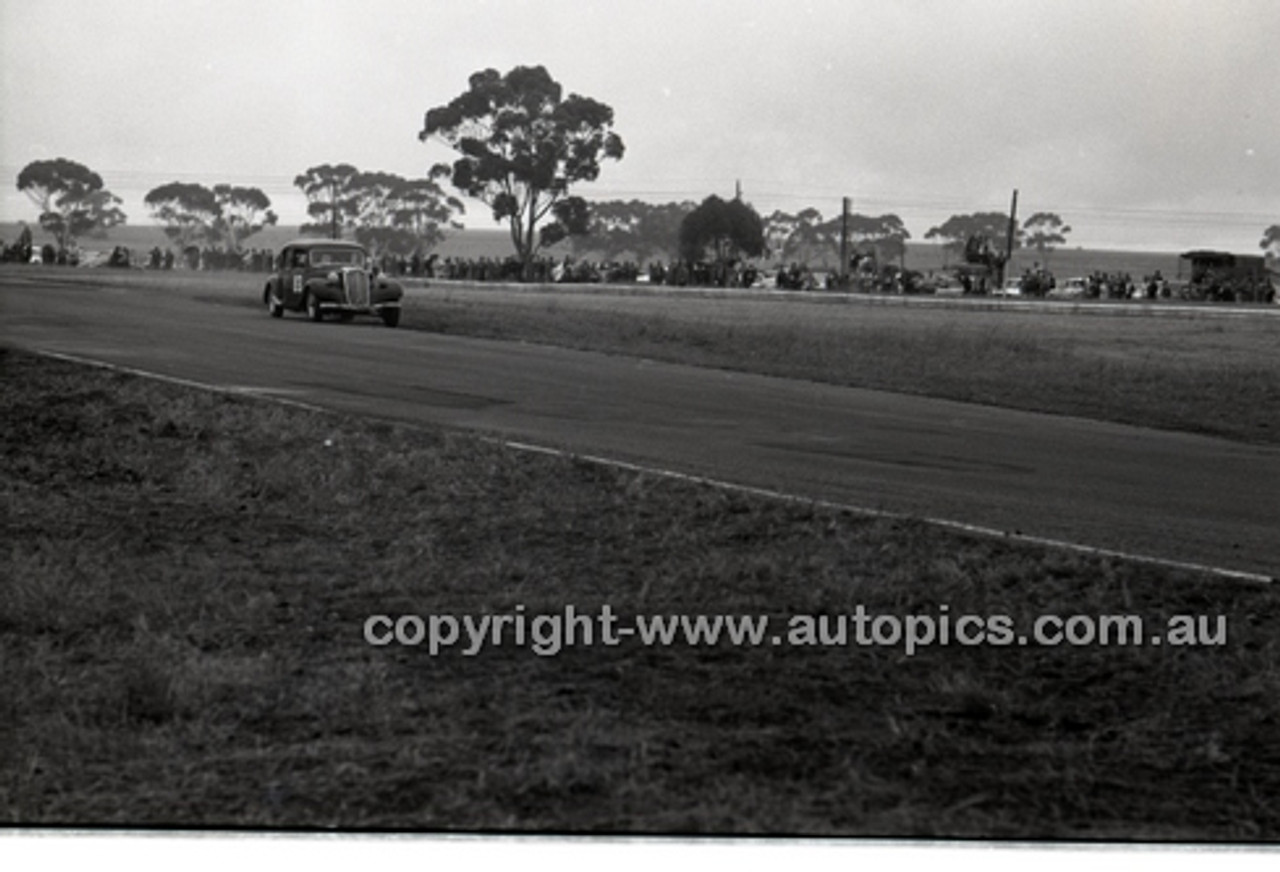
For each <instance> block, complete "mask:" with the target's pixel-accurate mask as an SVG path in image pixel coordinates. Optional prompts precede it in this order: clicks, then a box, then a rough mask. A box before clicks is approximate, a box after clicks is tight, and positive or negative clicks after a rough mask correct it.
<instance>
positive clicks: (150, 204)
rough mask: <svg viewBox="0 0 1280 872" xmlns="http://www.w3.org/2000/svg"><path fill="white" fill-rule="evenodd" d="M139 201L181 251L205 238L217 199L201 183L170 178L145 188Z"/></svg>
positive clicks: (206, 237)
mask: <svg viewBox="0 0 1280 872" xmlns="http://www.w3.org/2000/svg"><path fill="white" fill-rule="evenodd" d="M143 202H144V203H145V204H146V205H147V208H149V209H150V210H151V217H152V218H154V219H155V221H156V223H157V224H160V225H161V227H162V228H163V229H164V235H165V236H167V237H169V239H170V240H171V241H172V242H173V243H174V244H175V245H176V246H178V248H179V249H180V250H183V251H185V250H186V249H187V248H189V247H191V246H192V245H197V244H199V243H200V242H201V241H208V240H209V238H210V236H211V234H212V232H213V223H214V221H216V220H217V218H218V199H217V197H215V196H214V194H213V191H211V190H209V189H208V188H206V187H205V186H204V185H200V184H195V183H185V182H170V183H169V184H167V185H160V186H159V187H156V188H152V189H151V190H150V191H148V192H147V195H146V197H144V198H143Z"/></svg>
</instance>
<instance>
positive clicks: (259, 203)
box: [212, 185, 276, 252]
mask: <svg viewBox="0 0 1280 872" xmlns="http://www.w3.org/2000/svg"><path fill="white" fill-rule="evenodd" d="M213 196H214V198H215V199H216V201H217V204H218V217H217V218H216V219H214V222H213V227H212V230H213V233H214V235H215V237H216V238H217V239H218V240H219V241H220V242H221V243H222V244H223V246H225V248H226V250H227V251H229V252H239V251H241V245H242V244H243V243H244V241H245V240H246V239H248V238H249V237H250V236H253V235H254V234H255V233H258V232H260V231H261V230H262V228H264V227H267V226H271V225H274V224H275V223H276V213H275V212H272V211H271V198H270V197H268V196H267V195H266V194H264V193H263V192H262V191H261V190H259V189H258V188H242V187H236V186H233V185H215V186H214V188H213Z"/></svg>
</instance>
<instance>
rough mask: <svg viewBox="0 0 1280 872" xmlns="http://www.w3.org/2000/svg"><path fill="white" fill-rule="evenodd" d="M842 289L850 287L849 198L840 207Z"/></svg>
mask: <svg viewBox="0 0 1280 872" xmlns="http://www.w3.org/2000/svg"><path fill="white" fill-rule="evenodd" d="M840 287H841V288H848V287H849V198H848V197H845V198H844V200H843V201H842V202H841V206H840Z"/></svg>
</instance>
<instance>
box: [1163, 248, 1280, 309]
mask: <svg viewBox="0 0 1280 872" xmlns="http://www.w3.org/2000/svg"><path fill="white" fill-rule="evenodd" d="M1182 259H1183V260H1188V261H1190V262H1191V283H1190V285H1189V287H1188V290H1189V291H1190V292H1191V294H1192V295H1193V296H1194V297H1196V298H1197V299H1203V300H1219V301H1229V302H1238V303H1263V302H1266V303H1269V302H1272V301H1273V300H1274V299H1275V288H1274V286H1273V285H1272V282H1271V273H1270V271H1269V270H1268V269H1267V261H1266V258H1264V257H1262V256H1260V255H1255V254H1231V253H1230V252H1227V251H1207V250H1196V251H1188V252H1184V253H1183V254H1182Z"/></svg>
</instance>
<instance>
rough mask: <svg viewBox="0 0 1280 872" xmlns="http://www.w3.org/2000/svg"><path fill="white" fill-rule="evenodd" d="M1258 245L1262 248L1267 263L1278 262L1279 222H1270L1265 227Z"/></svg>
mask: <svg viewBox="0 0 1280 872" xmlns="http://www.w3.org/2000/svg"><path fill="white" fill-rule="evenodd" d="M1258 247H1259V248H1261V249H1262V251H1263V256H1264V257H1266V259H1267V261H1268V263H1270V262H1280V224H1272V225H1271V226H1270V227H1268V228H1267V229H1266V231H1265V232H1264V233H1263V234H1262V241H1261V242H1259V243H1258Z"/></svg>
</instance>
